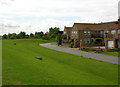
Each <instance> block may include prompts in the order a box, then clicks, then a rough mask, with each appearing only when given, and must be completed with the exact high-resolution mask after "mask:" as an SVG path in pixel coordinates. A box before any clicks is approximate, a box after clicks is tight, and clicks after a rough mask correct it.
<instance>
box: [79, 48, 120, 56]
mask: <svg viewBox="0 0 120 87" xmlns="http://www.w3.org/2000/svg"><path fill="white" fill-rule="evenodd" d="M81 50H82V51H86V52H93V53H99V54H104V55H110V56H116V57H118V56H119V55H120V52H118V51H116V52H104V51H96V50H92V49H85V48H83V49H81Z"/></svg>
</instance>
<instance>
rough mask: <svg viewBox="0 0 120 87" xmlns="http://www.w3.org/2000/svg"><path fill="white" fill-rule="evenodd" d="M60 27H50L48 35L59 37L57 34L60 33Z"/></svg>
mask: <svg viewBox="0 0 120 87" xmlns="http://www.w3.org/2000/svg"><path fill="white" fill-rule="evenodd" d="M59 30H60V29H59V28H57V27H54V28H52V27H51V28H49V34H48V36H49V37H50V38H56V37H57V35H58V33H59Z"/></svg>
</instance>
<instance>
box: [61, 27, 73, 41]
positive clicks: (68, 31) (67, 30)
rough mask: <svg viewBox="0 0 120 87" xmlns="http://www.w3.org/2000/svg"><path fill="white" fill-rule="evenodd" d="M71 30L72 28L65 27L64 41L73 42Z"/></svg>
mask: <svg viewBox="0 0 120 87" xmlns="http://www.w3.org/2000/svg"><path fill="white" fill-rule="evenodd" d="M71 29H72V27H66V26H65V27H64V33H63V41H64V42H65V41H67V42H68V41H69V40H71Z"/></svg>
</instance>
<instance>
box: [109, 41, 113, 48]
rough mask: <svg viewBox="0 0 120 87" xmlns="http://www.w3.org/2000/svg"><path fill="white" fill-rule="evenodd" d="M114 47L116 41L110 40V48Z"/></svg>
mask: <svg viewBox="0 0 120 87" xmlns="http://www.w3.org/2000/svg"><path fill="white" fill-rule="evenodd" d="M113 47H114V43H113V41H112V40H111V41H108V48H113Z"/></svg>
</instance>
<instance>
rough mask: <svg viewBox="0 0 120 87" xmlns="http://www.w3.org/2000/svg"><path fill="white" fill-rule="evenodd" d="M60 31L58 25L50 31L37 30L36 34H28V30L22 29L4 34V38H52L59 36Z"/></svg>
mask: <svg viewBox="0 0 120 87" xmlns="http://www.w3.org/2000/svg"><path fill="white" fill-rule="evenodd" d="M59 31H60V28H57V27H54V28H53V27H51V28H49V32H48V33H44V32H42V31H41V32H35V34H33V33H30V34H29V35H28V34H26V32H24V31H21V32H20V33H19V34H16V33H8V34H4V35H2V39H25V38H33V39H34V38H35V39H52V38H57V35H58V34H59Z"/></svg>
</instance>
